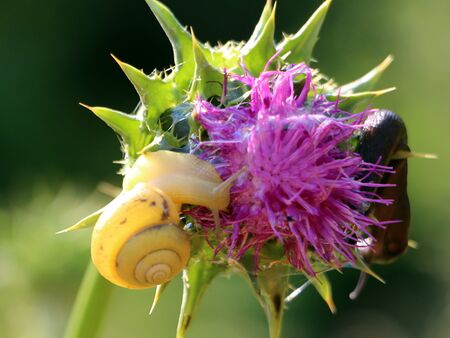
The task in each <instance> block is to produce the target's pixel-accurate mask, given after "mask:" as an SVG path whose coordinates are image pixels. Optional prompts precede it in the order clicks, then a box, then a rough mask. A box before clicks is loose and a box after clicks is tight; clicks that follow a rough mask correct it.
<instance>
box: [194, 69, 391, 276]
mask: <svg viewBox="0 0 450 338" xmlns="http://www.w3.org/2000/svg"><path fill="white" fill-rule="evenodd" d="M233 77H234V79H235V80H236V81H238V82H242V83H243V84H245V85H247V86H249V90H250V101H249V102H247V103H241V104H238V105H234V106H229V107H225V108H220V107H216V106H214V105H213V104H211V103H210V102H208V101H205V100H202V99H200V98H199V99H198V100H197V102H196V113H195V114H196V115H195V117H196V119H197V120H198V121H199V122H200V123H201V124H202V126H203V127H204V128H205V129H206V131H207V132H208V135H209V140H208V141H204V142H199V143H198V146H197V148H196V150H195V151H196V152H197V153H198V154H199V156H200V157H201V158H203V159H205V160H208V161H210V162H211V163H214V164H215V166H216V169H217V170H218V172H219V173H220V174H221V175H222V178H223V179H226V178H228V177H230V176H231V175H233V174H234V173H236V172H238V171H239V170H242V168H245V169H244V173H243V174H242V175H241V177H240V179H239V180H238V181H237V183H236V184H235V186H234V187H233V189H232V191H231V204H230V210H231V211H230V212H229V213H223V214H222V218H221V226H222V227H223V228H224V229H225V231H226V233H227V234H228V235H227V237H226V239H225V242H224V243H222V245H226V246H227V248H228V254H229V255H231V256H235V257H236V258H238V259H239V258H240V257H241V256H242V255H243V254H244V253H246V252H247V251H248V250H250V249H254V250H255V254H256V256H257V255H258V253H259V251H260V250H261V249H262V248H263V246H264V245H265V244H266V243H268V242H269V241H273V240H278V241H279V243H281V244H282V245H283V247H284V250H285V255H286V258H287V260H288V261H289V262H290V263H291V264H292V265H293V266H294V267H296V268H297V269H300V270H302V271H304V272H306V273H308V274H310V275H314V274H315V270H314V267H313V263H314V260H316V259H318V260H320V261H322V262H324V263H326V264H327V265H331V266H333V267H339V266H341V265H342V264H343V263H344V262H354V261H355V259H356V257H355V246H356V243H357V242H364V241H365V238H367V237H368V236H369V237H370V234H369V232H368V227H369V226H371V225H378V226H382V224H380V223H379V222H377V221H375V220H373V219H371V218H369V217H368V216H366V215H365V211H366V209H367V208H366V207H367V204H368V203H385V204H386V203H390V201H388V200H384V199H381V198H379V197H378V196H376V195H373V194H372V193H370V192H368V191H367V190H364V188H365V187H369V186H373V185H374V183H370V182H366V181H365V177H367V175H368V174H373V173H381V172H384V171H386V170H388V168H386V167H382V166H378V165H374V164H368V163H365V162H364V161H363V160H362V158H361V157H360V156H359V155H358V154H357V153H355V152H354V149H353V148H352V146H351V139H352V137H354V136H355V134H356V133H357V132H358V130H359V129H360V128H361V124H360V123H361V120H362V118H364V116H365V115H366V113H367V112H362V113H360V114H356V115H350V114H349V113H347V112H344V111H342V110H340V109H339V108H338V105H337V103H336V102H330V101H328V100H327V99H326V97H325V96H324V95H321V94H320V93H317V92H316V91H315V88H314V85H313V84H312V71H311V69H310V68H309V67H308V66H306V65H305V64H304V63H300V64H297V65H290V66H288V67H286V68H285V69H283V70H279V71H264V72H262V73H261V74H260V76H258V77H253V76H251V75H250V74H248V73H247V74H245V75H243V76H237V75H234V76H233ZM191 213H192V216H193V217H194V218H196V219H197V220H198V221H199V222H200V223H202V224H203V225H205V226H212V225H213V224H212V223H211V222H210V219H211V218H210V217H208V216H207V214H206V213H205V210H204V209H201V208H198V209H195V210H193V211H192V212H191ZM310 253H314V255H311V254H310Z"/></svg>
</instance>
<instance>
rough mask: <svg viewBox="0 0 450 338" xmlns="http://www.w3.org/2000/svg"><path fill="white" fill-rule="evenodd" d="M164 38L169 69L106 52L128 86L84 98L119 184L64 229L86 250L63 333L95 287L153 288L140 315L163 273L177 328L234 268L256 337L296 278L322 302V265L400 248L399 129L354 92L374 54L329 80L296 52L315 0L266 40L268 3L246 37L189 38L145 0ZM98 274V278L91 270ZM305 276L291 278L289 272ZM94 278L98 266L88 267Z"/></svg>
mask: <svg viewBox="0 0 450 338" xmlns="http://www.w3.org/2000/svg"><path fill="white" fill-rule="evenodd" d="M146 1H147V3H148V5H149V7H150V9H151V11H152V12H153V14H154V15H155V16H156V18H157V20H158V21H159V23H160V24H161V26H162V28H163V29H164V31H165V33H166V34H167V36H168V38H169V40H170V42H171V44H172V47H173V51H174V58H175V60H174V66H173V67H172V68H169V69H167V70H165V71H156V70H155V71H154V72H153V73H151V74H150V75H148V74H145V73H144V72H142V71H141V70H138V69H137V68H134V67H133V66H131V65H129V64H127V63H124V62H122V61H120V60H118V59H117V58H115V57H114V59H115V60H116V61H117V63H118V64H119V66H120V68H121V69H122V70H123V72H124V73H125V75H126V76H127V77H128V79H129V80H130V81H131V83H132V84H133V86H134V87H135V89H136V91H137V92H138V94H139V96H140V103H139V105H138V107H137V108H136V109H135V110H134V111H133V112H131V113H123V112H120V111H117V110H112V109H109V108H103V107H90V106H87V105H84V106H85V107H86V108H88V109H90V110H91V111H92V112H93V113H94V114H95V115H97V116H98V117H99V118H100V119H102V120H103V121H104V122H106V124H107V125H109V126H110V127H111V128H112V129H113V130H114V131H115V132H116V133H117V134H118V135H119V136H120V138H121V143H122V149H123V153H124V159H123V169H122V172H121V173H122V174H123V175H124V181H123V187H122V191H121V192H120V193H119V194H118V196H117V197H116V198H115V199H114V200H113V201H112V202H111V203H109V204H108V205H107V206H105V207H104V208H102V209H101V210H99V211H97V212H95V213H93V214H92V215H90V216H88V217H86V218H85V219H83V220H82V221H80V222H79V223H77V224H75V225H74V226H72V227H70V228H68V229H66V230H64V231H71V230H75V229H80V228H85V227H90V226H94V230H93V235H92V246H91V248H92V250H91V251H92V260H93V263H94V265H95V268H93V267H91V268H90V269H89V270H88V273H87V276H86V278H85V281H84V283H83V285H82V288H81V290H80V294H79V296H78V299H77V302H76V305H75V309H74V312H73V315H72V318H71V320H70V323H69V326H68V329H67V334H66V337H71V338H75V337H93V336H94V335H95V330H96V327H93V326H92V325H96V324H93V322H95V323H97V322H98V321H95V320H93V319H92V316H97V317H98V316H100V315H101V313H102V312H103V309H102V308H101V307H102V306H103V305H100V304H105V303H106V302H105V301H104V300H100V301H99V300H98V299H102V298H103V297H106V295H107V294H108V290H109V289H110V287H111V285H112V284H110V283H106V282H105V281H104V278H106V279H107V280H109V281H110V282H112V283H114V284H116V285H119V286H122V287H126V288H130V289H143V288H149V287H156V294H155V299H154V303H153V306H152V310H151V311H153V310H154V308H155V305H156V304H157V302H158V300H159V299H160V297H161V295H162V293H163V291H164V289H165V287H166V286H167V284H168V283H170V281H171V280H172V279H173V278H175V277H176V276H177V275H178V274H179V273H181V275H182V280H183V283H184V295H183V299H182V305H181V313H180V317H179V323H178V328H177V335H176V336H177V337H178V338H182V337H184V336H185V333H186V330H187V329H188V327H189V325H190V323H191V322H192V319H193V317H194V315H195V311H196V309H197V307H198V305H199V302H200V300H201V298H202V296H203V295H204V293H205V290H206V288H207V287H208V286H209V285H210V283H211V282H212V281H213V279H214V278H215V277H217V276H218V275H220V274H225V273H226V274H231V273H237V274H240V275H241V276H243V278H245V279H246V280H247V281H248V282H249V285H250V287H251V288H252V289H253V290H254V294H255V296H256V297H257V299H258V301H259V303H260V304H261V306H262V308H263V309H264V311H265V314H266V316H267V319H268V324H269V332H270V337H271V338H279V337H280V335H281V321H282V317H283V311H284V309H285V305H286V302H289V301H290V300H292V299H293V298H295V297H296V296H297V295H298V294H300V291H301V290H303V289H304V287H305V286H307V285H312V286H313V287H314V288H316V289H317V291H318V294H319V295H320V296H321V297H322V298H323V299H324V300H325V302H326V303H327V304H328V306H329V308H330V309H331V311H333V312H334V311H335V306H334V303H333V299H332V292H331V285H330V282H329V281H328V279H327V277H326V273H327V272H328V271H331V270H339V271H341V270H343V269H346V268H353V269H358V270H361V272H362V276H366V275H367V274H369V275H372V276H374V277H376V278H378V279H380V277H378V276H377V275H376V274H375V273H373V272H372V270H371V269H370V268H369V264H370V263H380V262H389V261H391V260H393V259H395V258H396V257H398V256H399V255H400V254H401V253H402V252H403V251H404V250H405V249H406V246H407V242H408V241H407V239H408V236H407V232H408V226H409V204H408V197H407V194H406V158H407V157H409V156H410V155H411V152H410V151H409V148H408V146H407V140H406V130H405V127H404V125H403V122H402V121H401V119H400V118H399V117H398V116H397V115H395V114H394V113H392V112H389V111H385V110H378V109H374V108H370V106H369V103H368V101H369V100H371V99H373V98H375V97H377V96H380V95H382V94H384V93H387V92H389V91H391V90H392V88H389V89H385V90H378V91H374V90H373V86H374V85H375V83H376V81H377V80H378V78H379V77H380V75H381V74H382V73H383V71H384V70H385V69H386V68H387V66H388V65H389V64H390V62H391V60H392V58H391V57H388V58H387V59H386V60H385V61H383V62H382V63H381V64H380V65H379V66H377V67H376V68H374V69H373V70H371V71H370V72H369V73H367V74H366V75H365V76H363V77H361V78H360V79H358V80H356V81H354V82H351V83H349V84H346V85H338V84H336V83H335V82H334V81H332V80H331V79H329V78H328V77H327V76H325V75H323V74H321V73H320V71H319V70H318V69H317V68H316V67H315V65H316V64H315V63H312V61H313V59H312V52H313V48H314V45H315V44H316V42H317V40H318V36H319V31H320V28H321V25H322V23H323V21H324V18H325V16H326V13H327V11H328V9H329V7H330V4H331V1H330V0H327V1H325V2H324V3H323V4H322V5H321V6H320V7H319V8H318V9H317V11H316V12H315V13H314V14H313V15H312V17H311V18H310V19H309V20H308V21H307V22H306V24H305V25H304V26H303V27H302V28H301V29H300V30H299V31H298V32H297V33H295V34H292V35H285V36H284V38H283V39H282V41H280V42H278V43H275V41H274V31H275V7H276V6H274V5H272V3H271V1H270V0H268V1H267V3H266V5H265V7H264V9H263V12H262V15H261V18H260V19H259V22H258V23H257V25H256V28H255V30H254V32H253V34H252V35H251V37H250V38H249V40H248V41H247V42H235V41H229V42H227V43H225V44H221V45H217V46H211V45H209V44H207V43H201V42H199V41H198V40H197V39H196V38H195V35H194V33H193V31H192V30H190V31H189V30H187V29H186V28H185V27H183V26H182V25H181V24H180V23H179V22H178V21H177V19H176V18H175V17H174V15H173V14H172V13H171V11H170V10H169V9H168V8H167V7H166V6H164V5H163V4H162V3H160V2H158V1H156V0H146ZM97 270H98V272H100V274H98V273H97ZM298 274H302V275H304V276H305V281H306V282H305V284H304V285H298V286H293V285H291V284H290V276H292V275H298ZM102 276H103V277H102Z"/></svg>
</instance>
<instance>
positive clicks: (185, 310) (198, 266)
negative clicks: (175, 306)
mask: <svg viewBox="0 0 450 338" xmlns="http://www.w3.org/2000/svg"><path fill="white" fill-rule="evenodd" d="M225 270H226V265H224V264H222V263H215V262H212V261H211V257H207V258H206V257H202V258H200V259H191V262H190V263H189V265H188V267H187V269H185V270H184V271H183V300H182V303H181V310H180V317H179V320H178V327H177V336H176V337H177V338H184V337H185V334H186V331H187V329H188V328H189V326H190V324H191V322H192V318H193V316H194V315H195V311H196V310H197V308H198V306H199V304H200V301H201V299H202V298H203V295H204V294H205V291H206V290H207V288H208V287H209V285H210V284H211V282H212V281H213V279H214V278H215V277H217V276H218V275H219V274H220V273H222V272H224V271H225Z"/></svg>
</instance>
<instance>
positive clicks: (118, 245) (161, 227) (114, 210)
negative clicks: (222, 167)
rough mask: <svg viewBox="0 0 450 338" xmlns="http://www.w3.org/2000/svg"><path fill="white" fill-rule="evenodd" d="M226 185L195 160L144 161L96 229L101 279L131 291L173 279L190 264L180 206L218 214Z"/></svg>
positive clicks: (158, 157) (166, 156)
mask: <svg viewBox="0 0 450 338" xmlns="http://www.w3.org/2000/svg"><path fill="white" fill-rule="evenodd" d="M227 181H228V180H227ZM227 181H225V182H223V181H222V179H221V178H220V176H219V175H218V173H217V172H216V170H215V168H214V167H213V166H212V165H211V164H210V163H208V162H205V161H202V160H200V159H198V158H197V157H195V156H194V155H189V154H180V153H174V152H169V151H158V152H154V153H147V154H143V155H141V156H140V157H139V158H138V159H137V161H136V162H135V164H134V165H133V167H132V168H131V169H130V171H129V172H128V173H127V175H126V176H125V178H124V182H123V191H122V193H121V194H120V195H119V196H118V197H116V199H115V200H113V201H112V202H111V203H110V204H108V205H107V206H106V207H105V209H104V211H103V213H102V215H101V216H100V218H99V219H98V221H97V223H96V225H95V227H94V231H93V233H92V241H91V256H92V260H93V262H94V264H95V265H96V267H97V269H98V271H99V272H100V274H101V275H103V276H104V277H105V278H106V279H108V280H109V281H110V282H112V283H114V284H116V285H118V286H121V287H125V288H129V289H143V288H149V287H154V286H156V285H160V284H163V283H165V282H167V281H169V280H170V279H172V278H173V277H174V276H175V275H177V274H178V273H179V272H180V271H181V270H182V269H183V268H184V267H185V266H186V264H187V262H188V260H189V258H190V238H189V235H188V233H187V232H186V231H184V230H183V229H182V228H181V227H180V226H179V225H178V223H179V210H180V208H181V205H182V204H185V203H187V204H193V205H201V206H205V207H208V208H210V209H211V210H212V211H213V213H215V214H218V211H219V210H223V209H225V208H226V207H227V206H228V203H229V186H230V184H229V182H227Z"/></svg>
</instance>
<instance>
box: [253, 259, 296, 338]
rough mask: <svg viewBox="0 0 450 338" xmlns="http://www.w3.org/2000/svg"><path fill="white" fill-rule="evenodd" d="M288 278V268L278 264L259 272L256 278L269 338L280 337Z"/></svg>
mask: <svg viewBox="0 0 450 338" xmlns="http://www.w3.org/2000/svg"><path fill="white" fill-rule="evenodd" d="M288 276H289V267H287V266H285V265H281V264H278V265H274V266H272V267H270V268H268V269H266V270H264V271H261V272H260V273H259V275H258V277H257V282H258V285H259V288H260V289H259V295H260V299H261V305H262V306H263V308H264V312H265V314H266V318H267V322H268V324H269V333H270V338H280V337H281V327H282V322H283V314H284V303H285V301H284V299H285V297H286V291H287V289H288V279H289V277H288Z"/></svg>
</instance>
